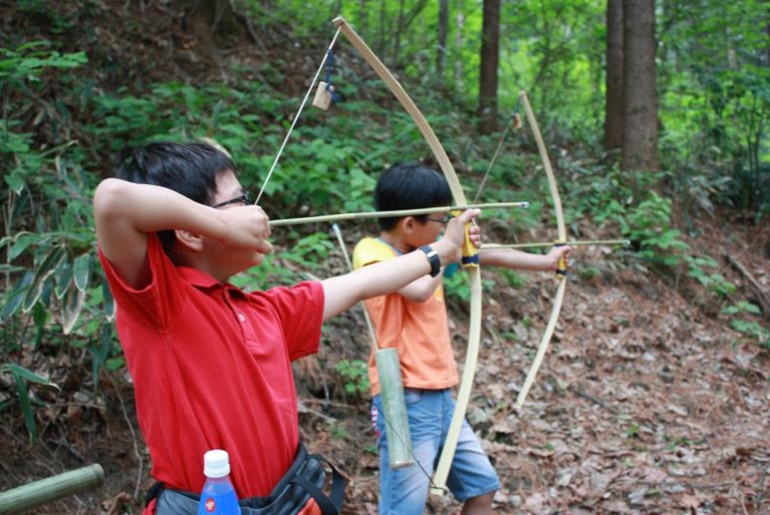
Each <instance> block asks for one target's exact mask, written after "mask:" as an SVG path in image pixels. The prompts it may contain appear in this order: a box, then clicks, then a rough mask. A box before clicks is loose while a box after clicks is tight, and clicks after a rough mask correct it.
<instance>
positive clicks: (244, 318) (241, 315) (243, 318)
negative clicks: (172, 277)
mask: <svg viewBox="0 0 770 515" xmlns="http://www.w3.org/2000/svg"><path fill="white" fill-rule="evenodd" d="M238 320H240V322H241V323H242V324H243V323H245V322H246V317H245V316H244V315H243V313H238Z"/></svg>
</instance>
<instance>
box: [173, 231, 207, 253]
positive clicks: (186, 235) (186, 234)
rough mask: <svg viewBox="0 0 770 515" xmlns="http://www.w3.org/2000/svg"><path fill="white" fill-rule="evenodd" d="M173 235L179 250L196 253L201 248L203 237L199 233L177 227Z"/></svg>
mask: <svg viewBox="0 0 770 515" xmlns="http://www.w3.org/2000/svg"><path fill="white" fill-rule="evenodd" d="M174 235H175V236H176V244H177V245H179V246H180V247H181V250H186V251H189V252H196V253H199V252H201V251H202V250H203V238H202V237H201V236H200V234H195V233H192V232H190V231H183V230H181V229H177V230H175V231H174Z"/></svg>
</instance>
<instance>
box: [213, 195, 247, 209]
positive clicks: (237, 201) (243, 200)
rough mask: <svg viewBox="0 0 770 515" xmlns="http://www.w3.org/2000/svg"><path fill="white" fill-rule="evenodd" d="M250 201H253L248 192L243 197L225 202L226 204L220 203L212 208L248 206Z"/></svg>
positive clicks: (239, 196)
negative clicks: (234, 205) (233, 205)
mask: <svg viewBox="0 0 770 515" xmlns="http://www.w3.org/2000/svg"><path fill="white" fill-rule="evenodd" d="M250 200H251V197H250V196H249V192H248V191H247V192H245V193H243V194H242V195H238V196H237V197H235V198H231V199H230V200H225V201H224V202H220V203H219V204H214V205H213V206H211V207H224V206H229V205H230V204H243V205H247V204H248V203H249V201H250Z"/></svg>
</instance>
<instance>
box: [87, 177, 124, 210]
mask: <svg viewBox="0 0 770 515" xmlns="http://www.w3.org/2000/svg"><path fill="white" fill-rule="evenodd" d="M122 182H123V181H121V180H120V179H105V180H103V181H102V182H100V183H99V185H98V186H97V187H96V191H94V201H93V210H94V216H95V217H96V219H97V220H99V219H104V218H109V217H110V215H111V214H113V213H114V211H116V209H115V208H116V207H117V206H118V205H119V200H120V198H121V194H120V190H121V183H122Z"/></svg>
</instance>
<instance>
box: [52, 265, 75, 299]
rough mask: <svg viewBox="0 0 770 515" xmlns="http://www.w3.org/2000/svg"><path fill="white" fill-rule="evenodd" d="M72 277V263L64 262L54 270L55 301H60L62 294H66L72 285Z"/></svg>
mask: <svg viewBox="0 0 770 515" xmlns="http://www.w3.org/2000/svg"><path fill="white" fill-rule="evenodd" d="M72 275H73V273H72V263H70V262H69V261H65V262H64V263H62V264H61V265H60V266H59V267H58V268H57V269H56V274H55V275H54V280H55V283H56V286H55V287H54V295H56V298H57V299H59V300H61V298H62V297H63V296H64V294H65V293H67V290H68V289H69V286H70V284H71V283H72Z"/></svg>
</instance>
